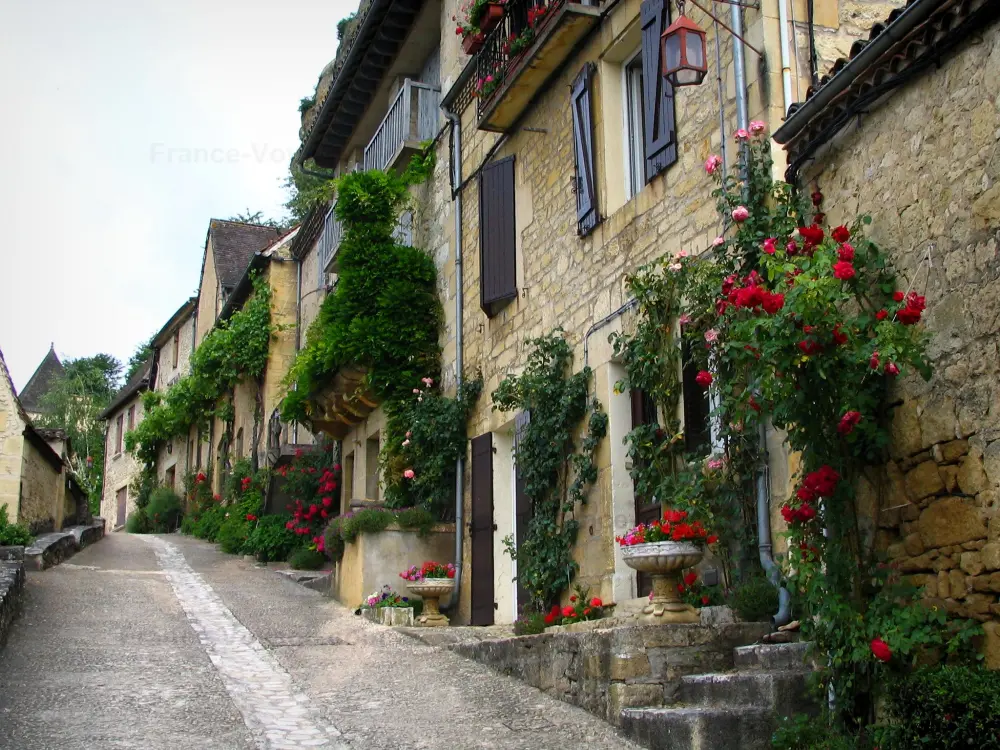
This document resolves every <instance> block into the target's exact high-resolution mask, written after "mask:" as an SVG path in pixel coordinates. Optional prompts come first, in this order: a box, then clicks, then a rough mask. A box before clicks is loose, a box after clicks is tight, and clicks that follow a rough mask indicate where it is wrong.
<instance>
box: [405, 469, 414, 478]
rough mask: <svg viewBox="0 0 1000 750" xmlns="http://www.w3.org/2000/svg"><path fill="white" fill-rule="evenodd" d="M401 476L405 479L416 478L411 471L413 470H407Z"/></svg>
mask: <svg viewBox="0 0 1000 750" xmlns="http://www.w3.org/2000/svg"><path fill="white" fill-rule="evenodd" d="M403 476H404V477H406V478H407V479H413V477H415V476H416V473H415V472H414V471H413V469H407V470H406V471H404V472H403Z"/></svg>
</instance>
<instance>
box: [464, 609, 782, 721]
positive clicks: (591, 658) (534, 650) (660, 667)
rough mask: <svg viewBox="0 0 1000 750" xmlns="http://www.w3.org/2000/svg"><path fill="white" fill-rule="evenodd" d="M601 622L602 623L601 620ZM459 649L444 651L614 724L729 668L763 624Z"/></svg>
mask: <svg viewBox="0 0 1000 750" xmlns="http://www.w3.org/2000/svg"><path fill="white" fill-rule="evenodd" d="M602 622H603V621H602ZM613 624H614V623H613V621H612V620H609V621H608V623H607V625H608V626H607V627H606V628H605V629H594V630H589V631H586V632H564V633H543V634H541V635H532V636H521V637H519V638H502V639H498V640H484V641H478V642H471V643H470V642H466V643H458V644H455V645H454V646H451V648H452V649H453V650H454V651H456V652H457V653H459V654H462V655H463V656H466V657H468V658H470V659H474V660H475V661H478V662H480V663H482V664H485V665H486V666H489V667H491V668H492V669H494V670H496V671H497V672H500V673H501V674H505V675H510V676H512V677H517V678H518V679H520V680H523V681H524V682H526V683H528V684H529V685H531V686H532V687H536V688H538V689H540V690H543V691H544V692H546V693H548V694H549V695H551V696H553V697H555V698H558V699H559V700H562V701H565V702H566V703H571V704H573V705H575V706H579V707H581V708H584V709H586V710H587V711H590V712H591V713H592V714H595V715H597V716H599V717H601V718H602V719H604V720H606V721H609V722H611V723H613V724H618V722H619V717H620V715H621V711H622V709H624V708H636V707H645V706H662V705H666V704H669V703H671V702H673V700H674V697H675V694H676V692H677V690H678V688H679V687H680V680H681V677H683V676H684V675H689V674H701V673H704V672H718V671H721V670H726V669H732V668H733V649H734V648H736V647H737V646H746V645H750V644H752V643H755V642H757V641H758V640H760V638H762V637H763V636H764V635H765V634H766V633H768V632H769V630H770V628H769V626H768V625H767V624H766V623H737V624H728V625H708V626H706V625H639V626H629V627H613Z"/></svg>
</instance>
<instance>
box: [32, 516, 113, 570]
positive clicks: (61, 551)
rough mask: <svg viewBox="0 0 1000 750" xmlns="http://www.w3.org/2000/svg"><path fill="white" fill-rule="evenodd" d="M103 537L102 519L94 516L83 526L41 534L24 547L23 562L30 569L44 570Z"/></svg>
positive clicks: (68, 527)
mask: <svg viewBox="0 0 1000 750" xmlns="http://www.w3.org/2000/svg"><path fill="white" fill-rule="evenodd" d="M103 537H104V519H102V518H95V519H94V521H93V523H89V524H86V525H83V526H67V527H66V528H65V529H63V530H62V531H55V532H52V533H51V534H42V535H41V536H40V537H38V538H37V539H35V541H34V542H32V543H31V546H29V547H25V548H24V563H25V566H26V567H28V568H29V569H31V570H45V569H46V568H51V567H52V566H53V565H58V564H59V563H61V562H62V561H63V560H65V559H66V558H67V557H71V556H72V555H74V554H76V553H77V552H79V551H80V550H81V549H83V548H84V547H89V546H90V545H91V544H93V543H94V542H96V541H99V540H100V539H102V538H103Z"/></svg>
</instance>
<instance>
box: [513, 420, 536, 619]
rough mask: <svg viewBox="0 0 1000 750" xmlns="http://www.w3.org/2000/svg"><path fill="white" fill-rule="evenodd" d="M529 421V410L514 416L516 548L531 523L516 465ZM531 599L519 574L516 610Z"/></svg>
mask: <svg viewBox="0 0 1000 750" xmlns="http://www.w3.org/2000/svg"><path fill="white" fill-rule="evenodd" d="M529 422H531V412H527V411H524V412H521V413H519V414H518V415H517V416H515V417H514V543H515V544H516V545H517V548H518V549H520V548H521V542H523V541H524V539H525V537H526V536H527V535H528V525H529V524H530V523H531V517H532V515H533V513H532V506H531V498H530V497H528V493H527V492H525V489H524V477H523V476H522V475H521V472H520V470H519V469H518V465H517V451H518V448H519V446H520V444H521V435H523V434H524V429H525V428H526V427H527V426H528V423H529ZM530 601H531V595H530V593H529V592H528V590H527V589H526V588H525V587H524V585H523V584H522V582H521V578H520V576H518V579H517V611H518V613H521V612H522V611H523V610H524V606H525V605H526V604H528V602H530Z"/></svg>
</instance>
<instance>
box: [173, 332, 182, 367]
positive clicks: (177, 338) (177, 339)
mask: <svg viewBox="0 0 1000 750" xmlns="http://www.w3.org/2000/svg"><path fill="white" fill-rule="evenodd" d="M180 354H181V332H180V331H179V330H178V331H174V364H173V366H174V369H177V361H178V360H179V359H180Z"/></svg>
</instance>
